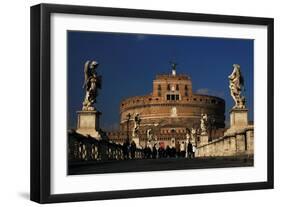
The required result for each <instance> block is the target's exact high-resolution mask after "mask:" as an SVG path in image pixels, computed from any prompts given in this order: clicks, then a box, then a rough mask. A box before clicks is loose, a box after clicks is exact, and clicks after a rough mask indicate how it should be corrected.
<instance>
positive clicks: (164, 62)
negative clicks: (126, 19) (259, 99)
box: [67, 31, 254, 129]
mask: <svg viewBox="0 0 281 207" xmlns="http://www.w3.org/2000/svg"><path fill="white" fill-rule="evenodd" d="M67 35H68V38H67V41H68V48H67V52H68V60H67V61H68V87H67V88H68V106H67V107H68V127H69V128H73V127H75V126H76V120H77V115H76V111H79V110H81V108H82V101H83V98H84V95H85V91H84V90H83V89H82V85H83V81H84V72H83V70H84V63H85V62H86V61H87V60H97V61H98V62H99V63H100V66H99V68H98V73H99V74H100V75H102V80H103V82H102V90H100V91H99V96H98V99H97V105H96V106H97V108H98V110H99V111H101V112H102V116H101V127H102V128H103V129H110V128H115V127H116V126H118V123H119V104H120V101H121V100H122V99H123V98H126V97H130V96H136V95H145V94H149V93H150V92H152V81H153V79H154V78H155V75H156V74H158V73H170V72H171V69H170V68H171V67H170V64H169V61H171V60H172V61H175V62H177V63H178V64H179V65H178V68H177V73H186V74H188V75H190V76H191V78H192V83H193V91H194V92H200V93H205V94H210V95H216V96H219V97H221V98H223V99H225V101H226V118H227V119H229V115H228V112H229V110H230V109H231V107H232V106H233V104H234V103H233V100H232V98H231V96H230V93H229V88H228V78H227V77H228V75H229V74H230V73H231V72H232V64H234V63H237V64H240V65H241V69H242V74H243V76H244V79H245V87H246V92H245V95H246V101H247V108H248V109H249V119H250V120H253V74H254V71H253V70H254V68H253V67H254V66H253V48H254V40H249V39H229V38H208V37H188V36H168V35H146V34H124V33H105V32H81V31H68V33H67Z"/></svg>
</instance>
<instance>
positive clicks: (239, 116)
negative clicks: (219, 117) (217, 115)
mask: <svg viewBox="0 0 281 207" xmlns="http://www.w3.org/2000/svg"><path fill="white" fill-rule="evenodd" d="M247 126H248V109H232V110H231V111H230V127H229V129H228V130H227V131H226V132H225V135H229V134H231V133H235V132H238V131H239V130H241V129H245V128H246V127H247Z"/></svg>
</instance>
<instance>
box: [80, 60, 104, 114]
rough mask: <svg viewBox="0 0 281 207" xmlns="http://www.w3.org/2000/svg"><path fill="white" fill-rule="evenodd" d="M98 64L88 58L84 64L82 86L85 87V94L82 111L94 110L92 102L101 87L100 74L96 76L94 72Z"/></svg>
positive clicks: (94, 101)
mask: <svg viewBox="0 0 281 207" xmlns="http://www.w3.org/2000/svg"><path fill="white" fill-rule="evenodd" d="M98 66H99V63H98V62H97V61H94V60H92V61H90V60H88V61H87V62H86V63H85V65H84V76H85V81H84V84H83V88H84V89H86V95H85V98H84V101H83V108H82V110H83V111H93V110H95V107H94V103H96V98H97V96H98V89H100V88H101V76H98V75H97V72H96V70H97V67H98Z"/></svg>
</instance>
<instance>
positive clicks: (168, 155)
mask: <svg viewBox="0 0 281 207" xmlns="http://www.w3.org/2000/svg"><path fill="white" fill-rule="evenodd" d="M165 157H171V148H170V146H169V145H167V147H166V156H165Z"/></svg>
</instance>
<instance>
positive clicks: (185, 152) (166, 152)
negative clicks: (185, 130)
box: [122, 140, 196, 159]
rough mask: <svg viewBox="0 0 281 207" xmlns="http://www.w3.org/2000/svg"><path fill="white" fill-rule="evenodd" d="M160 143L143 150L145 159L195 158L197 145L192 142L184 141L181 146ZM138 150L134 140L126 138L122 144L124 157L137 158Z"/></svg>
mask: <svg viewBox="0 0 281 207" xmlns="http://www.w3.org/2000/svg"><path fill="white" fill-rule="evenodd" d="M157 145H158V144H157V143H156V144H154V145H153V146H146V147H144V148H143V149H142V150H143V156H142V158H143V159H161V158H188V159H193V158H195V151H196V146H195V145H192V143H191V142H188V143H187V144H186V143H185V142H182V143H181V144H180V147H179V148H176V147H170V146H169V145H167V146H166V147H164V146H161V145H160V146H157ZM136 150H137V146H136V143H135V142H134V141H132V142H131V143H130V142H129V140H126V141H125V142H124V143H123V145H122V152H123V158H124V159H135V158H136V156H135V155H136Z"/></svg>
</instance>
